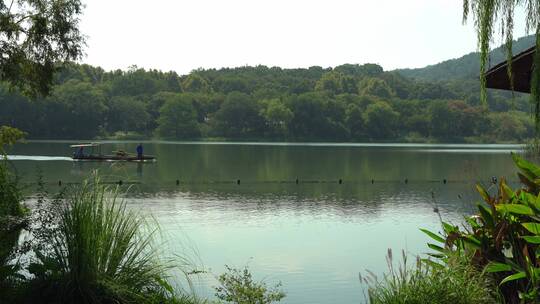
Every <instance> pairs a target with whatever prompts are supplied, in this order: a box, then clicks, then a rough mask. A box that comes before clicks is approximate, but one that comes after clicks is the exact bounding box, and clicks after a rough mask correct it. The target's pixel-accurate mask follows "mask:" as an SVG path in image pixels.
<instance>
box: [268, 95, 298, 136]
mask: <svg viewBox="0 0 540 304" xmlns="http://www.w3.org/2000/svg"><path fill="white" fill-rule="evenodd" d="M261 104H263V108H262V109H261V111H260V114H261V116H262V117H263V118H264V120H265V121H266V128H267V130H268V133H269V135H270V136H272V137H276V136H277V137H282V138H283V137H285V136H286V135H287V133H288V130H289V123H290V122H291V120H292V119H293V117H294V114H293V112H292V111H291V110H290V109H289V108H288V107H287V106H286V105H285V104H284V103H283V102H281V101H280V100H279V99H277V98H274V99H269V100H263V101H262V102H261Z"/></svg>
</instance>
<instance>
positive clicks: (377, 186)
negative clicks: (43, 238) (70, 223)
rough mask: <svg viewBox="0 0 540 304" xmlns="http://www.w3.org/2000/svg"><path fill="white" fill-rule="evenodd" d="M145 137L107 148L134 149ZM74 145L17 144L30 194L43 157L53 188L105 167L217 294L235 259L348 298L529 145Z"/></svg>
mask: <svg viewBox="0 0 540 304" xmlns="http://www.w3.org/2000/svg"><path fill="white" fill-rule="evenodd" d="M136 144H137V142H106V143H105V144H104V146H103V148H102V149H103V151H104V152H105V151H112V150H118V149H124V150H126V151H132V152H134V151H135V146H136ZM68 145H69V143H68V142H55V141H41V142H30V143H26V144H19V145H17V146H15V147H14V148H13V149H12V150H11V151H10V152H9V154H10V159H12V160H13V162H12V163H13V164H14V167H15V168H16V170H17V172H18V173H19V175H21V176H22V180H23V182H25V183H27V184H28V192H29V193H31V191H32V188H33V187H35V186H34V185H33V183H34V182H35V181H36V172H37V168H38V167H39V170H40V171H41V172H42V173H41V174H42V175H43V180H44V181H45V182H46V183H47V185H48V187H49V188H50V189H51V190H54V189H59V186H58V183H59V181H61V183H62V187H63V186H66V185H70V183H74V185H76V183H77V182H80V181H81V180H82V179H83V178H85V177H87V176H88V175H89V174H90V172H92V171H93V170H94V169H99V170H100V172H101V174H102V175H104V176H105V179H106V180H107V181H110V182H117V181H119V180H122V182H123V184H124V185H126V184H128V185H130V187H131V188H130V190H129V193H128V195H127V199H128V201H129V205H130V206H131V207H133V208H135V209H136V210H140V212H142V213H143V214H145V215H148V216H150V215H151V216H153V217H154V218H155V219H156V220H157V221H158V222H159V223H160V225H161V230H162V232H163V245H162V249H163V251H164V253H165V254H168V255H171V254H187V255H189V256H190V257H191V259H192V260H193V262H194V263H196V264H197V265H198V266H199V268H200V269H205V270H208V271H209V272H210V273H212V274H213V275H212V274H206V275H200V277H198V278H194V280H195V286H196V290H197V293H198V294H200V295H202V296H213V290H212V288H211V287H212V286H214V285H215V284H216V282H215V279H214V276H215V275H218V274H219V273H221V272H222V271H223V270H224V265H225V264H227V265H230V266H236V267H242V266H244V265H249V267H250V268H251V270H252V272H253V274H254V276H255V277H256V278H257V279H264V280H266V281H267V282H269V283H272V282H277V281H281V282H282V283H283V288H284V290H285V291H286V293H287V297H286V298H285V300H284V303H336V304H339V303H362V302H364V295H363V288H364V287H363V286H362V285H361V283H360V281H359V279H358V275H359V273H360V272H364V273H365V269H369V270H371V271H373V272H375V273H377V274H382V273H383V271H385V269H386V262H385V255H386V252H387V249H388V248H392V249H393V250H394V252H395V254H394V256H398V255H399V254H396V253H397V252H399V251H400V250H402V249H403V250H405V251H406V252H407V254H408V255H410V256H411V258H413V257H414V256H415V255H417V254H422V253H425V252H426V251H427V247H426V246H425V243H426V242H427V241H428V238H427V237H426V236H425V235H424V234H423V233H422V232H420V231H419V230H418V228H420V227H424V228H428V229H432V230H439V226H440V224H439V217H438V215H437V214H436V213H434V212H433V208H434V207H435V206H437V207H438V208H439V210H440V211H441V215H442V217H443V218H444V219H445V220H449V221H454V222H459V221H461V219H462V217H463V215H466V214H470V213H471V212H473V211H474V203H473V202H475V201H476V200H478V197H477V195H476V193H475V192H474V189H473V187H474V183H475V182H481V183H483V184H484V185H486V186H487V187H489V182H490V180H491V177H492V176H497V177H499V178H500V177H501V176H506V177H508V178H509V179H510V180H511V181H514V182H515V180H516V178H515V169H514V167H513V164H512V160H511V158H510V152H511V151H518V150H519V149H520V146H516V145H427V144H419V145H415V144H324V143H317V144H312V143H310V144H298V143H295V144H286V143H197V142H183V143H179V142H144V148H145V153H147V154H154V155H156V156H157V158H158V161H157V162H155V163H150V164H136V163H93V162H84V163H81V162H73V161H71V159H70V158H69V156H70V155H71V154H72V151H71V150H70V148H69V147H68ZM296 179H298V184H297V183H296ZM340 179H341V180H342V183H341V184H340V183H339V180H340ZM177 180H178V182H179V185H177V184H176V183H177ZM238 180H240V184H238ZM445 180H446V183H444V181H445ZM492 190H493V189H492ZM432 194H433V196H432ZM432 197H434V198H435V199H433V198H432Z"/></svg>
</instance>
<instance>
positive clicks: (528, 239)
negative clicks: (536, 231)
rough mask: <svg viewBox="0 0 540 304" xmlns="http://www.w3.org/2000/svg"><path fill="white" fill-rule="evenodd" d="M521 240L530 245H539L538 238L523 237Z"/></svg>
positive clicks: (539, 238) (536, 236) (539, 237)
mask: <svg viewBox="0 0 540 304" xmlns="http://www.w3.org/2000/svg"><path fill="white" fill-rule="evenodd" d="M523 239H524V240H525V241H527V242H528V243H531V244H540V236H538V235H535V236H524V237H523Z"/></svg>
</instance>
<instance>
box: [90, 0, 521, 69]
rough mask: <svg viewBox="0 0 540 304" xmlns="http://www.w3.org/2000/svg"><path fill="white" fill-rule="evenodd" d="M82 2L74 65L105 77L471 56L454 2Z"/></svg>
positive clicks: (469, 31) (391, 64)
mask: <svg viewBox="0 0 540 304" xmlns="http://www.w3.org/2000/svg"><path fill="white" fill-rule="evenodd" d="M85 2H86V8H85V12H84V15H83V16H82V18H81V19H82V20H81V30H82V32H83V33H84V34H85V35H87V36H88V40H87V43H88V47H87V48H86V54H87V56H86V57H85V58H84V59H83V60H82V62H84V63H88V64H92V65H98V66H101V67H103V68H104V69H106V70H111V69H117V68H120V69H126V68H127V67H129V66H131V65H137V66H139V67H144V68H147V69H148V68H155V69H161V70H164V71H169V70H174V71H176V72H178V73H179V74H186V73H189V72H190V71H191V70H193V69H196V68H220V67H237V66H243V65H258V64H263V65H267V66H280V67H284V68H295V67H309V66H313V65H318V66H322V67H329V66H336V65H340V64H344V63H359V64H363V63H377V64H380V65H382V66H383V68H384V69H385V70H392V69H396V68H406V67H411V68H413V67H423V66H426V65H429V64H434V63H438V62H440V61H443V60H446V59H450V58H455V57H459V56H462V55H464V54H466V53H469V52H472V51H475V50H476V36H475V32H474V28H473V26H472V22H469V24H467V25H462V23H461V20H462V0H371V1H367V0H176V1H174V0H152V1H148V0H146V1H143V0H91V1H90V0H86V1H85ZM521 19H522V18H521ZM516 28H520V29H521V28H522V26H521V25H520V24H516ZM523 34H524V33H523V31H521V32H519V33H516V34H515V35H516V37H518V36H521V35H523Z"/></svg>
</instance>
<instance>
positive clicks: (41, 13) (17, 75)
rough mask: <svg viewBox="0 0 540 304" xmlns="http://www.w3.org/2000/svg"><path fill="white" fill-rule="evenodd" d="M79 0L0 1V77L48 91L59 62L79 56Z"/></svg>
mask: <svg viewBox="0 0 540 304" xmlns="http://www.w3.org/2000/svg"><path fill="white" fill-rule="evenodd" d="M81 9H82V4H81V2H80V0H62V1H57V0H17V1H13V0H12V1H0V79H1V80H2V81H6V82H8V83H10V84H12V85H14V86H16V87H18V88H20V89H21V90H22V91H23V92H25V93H29V94H34V95H35V94H48V93H49V89H50V86H51V84H52V80H53V73H54V71H55V70H57V68H58V64H59V63H61V62H63V61H67V60H75V59H78V58H80V57H81V55H82V47H83V45H84V37H83V35H82V34H81V33H80V32H79V28H78V26H79V19H78V18H79V15H80V14H81V12H82V11H81Z"/></svg>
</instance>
